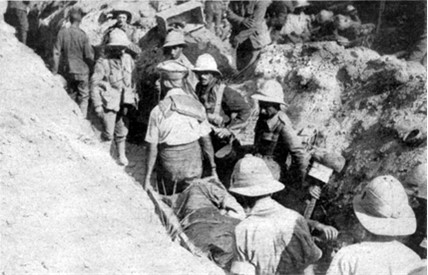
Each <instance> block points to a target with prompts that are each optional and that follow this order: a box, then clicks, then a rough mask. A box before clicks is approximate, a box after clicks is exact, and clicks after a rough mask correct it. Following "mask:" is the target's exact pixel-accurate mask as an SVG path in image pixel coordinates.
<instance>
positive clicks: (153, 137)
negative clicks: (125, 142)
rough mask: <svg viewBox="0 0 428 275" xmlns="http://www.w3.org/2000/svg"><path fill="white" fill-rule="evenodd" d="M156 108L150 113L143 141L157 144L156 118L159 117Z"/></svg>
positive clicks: (157, 126) (157, 127)
mask: <svg viewBox="0 0 428 275" xmlns="http://www.w3.org/2000/svg"><path fill="white" fill-rule="evenodd" d="M158 110H159V109H158V107H155V108H154V109H153V110H152V112H151V113H150V118H149V124H148V126H147V133H146V138H145V141H146V142H148V143H153V144H158V143H159V125H158V121H157V117H158V116H159V112H158Z"/></svg>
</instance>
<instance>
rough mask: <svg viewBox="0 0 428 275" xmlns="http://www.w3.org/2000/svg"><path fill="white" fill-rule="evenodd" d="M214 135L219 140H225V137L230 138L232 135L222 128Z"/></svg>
mask: <svg viewBox="0 0 428 275" xmlns="http://www.w3.org/2000/svg"><path fill="white" fill-rule="evenodd" d="M216 135H217V136H218V137H219V138H227V137H230V136H231V135H232V132H231V131H229V129H226V128H222V129H219V130H218V131H217V132H216Z"/></svg>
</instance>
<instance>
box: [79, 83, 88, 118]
mask: <svg viewBox="0 0 428 275" xmlns="http://www.w3.org/2000/svg"><path fill="white" fill-rule="evenodd" d="M77 104H79V107H80V110H81V111H82V114H83V117H84V118H87V116H88V105H89V83H88V78H85V79H83V80H78V83H77Z"/></svg>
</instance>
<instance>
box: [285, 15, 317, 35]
mask: <svg viewBox="0 0 428 275" xmlns="http://www.w3.org/2000/svg"><path fill="white" fill-rule="evenodd" d="M310 24H311V17H310V16H309V15H306V14H304V13H303V12H302V13H300V14H288V15H287V20H286V21H285V24H284V26H283V27H282V29H281V34H282V35H297V36H300V35H302V34H305V33H309V32H310Z"/></svg>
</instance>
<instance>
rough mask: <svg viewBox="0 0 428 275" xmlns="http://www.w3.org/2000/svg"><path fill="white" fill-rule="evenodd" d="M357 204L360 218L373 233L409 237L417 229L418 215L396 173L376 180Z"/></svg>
mask: <svg viewBox="0 0 428 275" xmlns="http://www.w3.org/2000/svg"><path fill="white" fill-rule="evenodd" d="M353 203H354V212H355V214H356V216H357V218H358V220H359V221H360V223H361V224H362V225H363V226H364V228H365V229H367V230H368V231H370V232H371V233H373V234H376V235H382V236H406V235H411V234H413V233H414V232H415V231H416V218H415V214H414V213H413V210H412V208H411V207H410V205H409V201H408V198H407V194H406V192H405V191H404V188H403V186H402V185H401V183H400V182H399V181H398V180H397V179H396V178H394V177H393V176H379V177H376V178H375V179H373V180H372V181H371V182H370V183H369V184H368V185H367V186H366V187H365V188H364V189H363V193H362V194H361V195H358V196H356V197H355V198H354V202H353Z"/></svg>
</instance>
